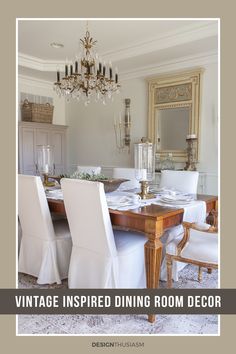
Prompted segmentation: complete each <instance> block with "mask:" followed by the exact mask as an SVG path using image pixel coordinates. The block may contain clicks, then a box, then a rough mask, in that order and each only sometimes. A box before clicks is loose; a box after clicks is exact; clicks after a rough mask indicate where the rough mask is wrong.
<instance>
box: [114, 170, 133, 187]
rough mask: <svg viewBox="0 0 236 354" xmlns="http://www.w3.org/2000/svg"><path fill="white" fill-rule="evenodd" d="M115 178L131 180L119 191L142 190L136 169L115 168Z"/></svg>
mask: <svg viewBox="0 0 236 354" xmlns="http://www.w3.org/2000/svg"><path fill="white" fill-rule="evenodd" d="M113 178H127V179H128V180H129V181H127V182H124V183H122V184H121V185H120V187H119V189H118V190H128V189H134V188H140V183H139V181H138V180H137V179H136V177H135V168H123V167H114V168H113Z"/></svg>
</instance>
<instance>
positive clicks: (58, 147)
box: [51, 129, 66, 175]
mask: <svg viewBox="0 0 236 354" xmlns="http://www.w3.org/2000/svg"><path fill="white" fill-rule="evenodd" d="M65 138H66V134H65V130H64V129H63V130H59V129H55V130H52V135H51V144H52V145H53V147H54V163H55V174H56V175H59V174H63V173H65V172H66V171H65V161H66V151H65V149H66V141H65Z"/></svg>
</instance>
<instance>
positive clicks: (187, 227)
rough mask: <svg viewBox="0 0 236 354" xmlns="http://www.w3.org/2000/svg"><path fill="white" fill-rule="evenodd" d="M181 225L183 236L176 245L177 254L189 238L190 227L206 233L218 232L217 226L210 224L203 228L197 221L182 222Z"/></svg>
mask: <svg viewBox="0 0 236 354" xmlns="http://www.w3.org/2000/svg"><path fill="white" fill-rule="evenodd" d="M182 225H183V227H184V236H183V238H182V240H181V241H180V242H179V243H178V245H177V255H178V256H179V255H180V253H181V251H182V250H183V248H184V247H185V245H186V243H187V242H188V240H189V237H190V229H193V230H197V231H203V232H206V233H216V232H218V229H217V227H215V226H210V225H209V228H208V229H203V228H202V227H201V226H200V224H197V223H194V222H193V223H190V222H185V221H184V222H183V223H182Z"/></svg>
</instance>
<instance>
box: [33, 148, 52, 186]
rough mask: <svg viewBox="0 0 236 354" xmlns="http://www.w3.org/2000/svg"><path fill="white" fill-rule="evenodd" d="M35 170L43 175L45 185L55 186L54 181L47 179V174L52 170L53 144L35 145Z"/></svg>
mask: <svg viewBox="0 0 236 354" xmlns="http://www.w3.org/2000/svg"><path fill="white" fill-rule="evenodd" d="M37 170H38V172H39V173H40V174H41V175H42V176H43V185H44V186H45V187H52V186H55V182H52V181H49V179H48V178H49V176H50V175H51V174H52V173H53V172H54V156H53V146H51V145H38V146H37Z"/></svg>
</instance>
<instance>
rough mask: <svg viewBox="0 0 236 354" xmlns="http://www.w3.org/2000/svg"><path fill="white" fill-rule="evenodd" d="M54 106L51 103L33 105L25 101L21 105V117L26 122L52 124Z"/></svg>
mask: <svg viewBox="0 0 236 354" xmlns="http://www.w3.org/2000/svg"><path fill="white" fill-rule="evenodd" d="M53 109H54V106H52V105H50V103H45V104H42V103H33V102H29V101H28V100H24V102H23V104H22V105H21V117H22V120H23V121H25V122H38V123H52V117H53Z"/></svg>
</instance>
